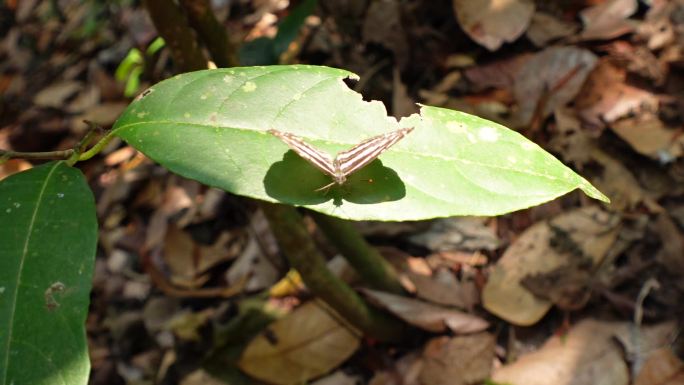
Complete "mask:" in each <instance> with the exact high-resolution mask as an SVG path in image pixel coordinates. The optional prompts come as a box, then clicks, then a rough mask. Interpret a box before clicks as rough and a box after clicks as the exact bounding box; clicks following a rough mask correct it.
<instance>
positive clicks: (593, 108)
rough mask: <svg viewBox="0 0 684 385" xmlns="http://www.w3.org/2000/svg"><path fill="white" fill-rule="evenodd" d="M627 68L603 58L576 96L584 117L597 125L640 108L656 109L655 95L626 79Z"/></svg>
mask: <svg viewBox="0 0 684 385" xmlns="http://www.w3.org/2000/svg"><path fill="white" fill-rule="evenodd" d="M626 79H627V71H626V70H624V69H622V68H619V67H617V66H616V65H615V64H613V63H611V62H610V60H609V59H602V60H601V61H600V62H599V63H598V64H597V65H596V68H595V69H594V71H592V73H591V74H590V75H589V77H588V78H587V82H586V83H585V84H584V87H583V88H582V91H581V92H580V93H579V95H578V96H577V100H576V106H577V110H578V111H579V114H580V116H581V117H582V119H583V120H584V121H586V122H587V123H590V124H592V125H594V126H596V127H603V125H604V123H612V122H614V121H616V120H618V119H620V118H622V117H625V116H629V115H637V114H639V113H641V112H642V111H646V112H652V113H655V112H657V110H658V104H659V102H658V98H657V97H656V96H655V95H653V94H652V93H651V92H649V91H647V90H643V89H640V88H636V87H633V86H630V85H628V84H626V83H625V81H626Z"/></svg>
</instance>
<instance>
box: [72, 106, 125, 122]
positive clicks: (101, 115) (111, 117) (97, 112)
mask: <svg viewBox="0 0 684 385" xmlns="http://www.w3.org/2000/svg"><path fill="white" fill-rule="evenodd" d="M127 106H128V103H125V102H113V103H103V104H100V105H97V106H95V107H93V108H89V109H88V110H87V111H86V112H85V113H84V114H82V115H79V116H77V117H76V118H75V119H74V124H75V125H76V124H79V123H81V122H83V121H84V120H89V121H91V122H95V123H97V124H100V125H102V126H111V125H112V124H114V122H115V121H116V119H118V118H119V115H121V113H122V112H123V110H125V109H126V107H127Z"/></svg>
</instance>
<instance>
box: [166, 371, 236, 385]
mask: <svg viewBox="0 0 684 385" xmlns="http://www.w3.org/2000/svg"><path fill="white" fill-rule="evenodd" d="M178 384H179V385H226V383H225V382H223V381H220V380H218V379H216V378H214V377H212V376H211V375H210V374H209V373H207V372H206V371H205V370H203V369H198V370H195V371H194V372H192V373H190V374H188V375H187V376H185V377H183V379H182V380H180V382H179V383H178Z"/></svg>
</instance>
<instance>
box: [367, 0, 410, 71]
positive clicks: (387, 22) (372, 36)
mask: <svg viewBox="0 0 684 385" xmlns="http://www.w3.org/2000/svg"><path fill="white" fill-rule="evenodd" d="M362 34H363V41H364V42H366V43H367V42H371V43H378V44H381V45H383V46H385V47H387V48H388V49H390V50H391V51H392V52H393V53H394V59H395V60H396V62H397V64H398V65H399V68H404V67H405V66H406V64H408V60H409V49H408V41H407V39H406V32H405V31H404V23H402V21H401V2H399V1H374V2H372V3H371V4H370V7H369V8H368V11H367V12H366V19H365V20H364V23H363V32H362Z"/></svg>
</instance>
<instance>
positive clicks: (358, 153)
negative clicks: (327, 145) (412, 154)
mask: <svg viewBox="0 0 684 385" xmlns="http://www.w3.org/2000/svg"><path fill="white" fill-rule="evenodd" d="M411 131H413V127H408V128H402V129H399V130H396V131H392V132H388V133H386V134H382V135H378V136H374V137H372V138H369V139H366V140H364V141H363V142H361V143H359V144H357V145H356V146H354V147H352V148H350V149H349V150H347V151H342V152H340V153H338V154H337V155H336V156H335V158H331V157H330V155H328V154H327V153H325V152H322V151H320V150H318V149H316V148H315V147H313V146H312V145H310V144H308V143H306V142H304V140H303V139H302V138H300V137H298V136H297V135H293V134H290V133H287V132H282V131H278V130H275V129H271V130H268V132H269V133H270V134H272V135H274V136H276V137H277V138H278V139H280V140H282V141H283V142H285V144H287V146H288V147H290V148H291V149H292V150H293V151H294V152H296V153H297V155H299V156H301V157H302V158H304V159H305V160H307V161H308V162H309V163H311V164H312V165H314V166H316V167H317V168H318V169H319V170H321V171H323V172H324V173H326V174H328V175H330V176H331V177H332V178H333V182H332V183H330V184H329V185H327V186H324V187H321V188H320V189H319V190H323V189H327V188H328V187H330V186H332V185H333V184H338V185H342V184H343V183H344V182H346V181H347V177H349V175H351V174H352V173H353V172H354V171H356V170H358V169H360V168H362V167H363V166H365V165H367V164H368V163H370V162H372V161H373V160H375V158H377V157H378V156H379V155H380V154H382V153H383V151H385V150H387V149H388V148H390V147H392V146H393V145H394V144H395V143H397V142H398V141H399V140H401V139H402V138H403V137H404V136H406V135H407V134H408V133H409V132H411Z"/></svg>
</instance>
